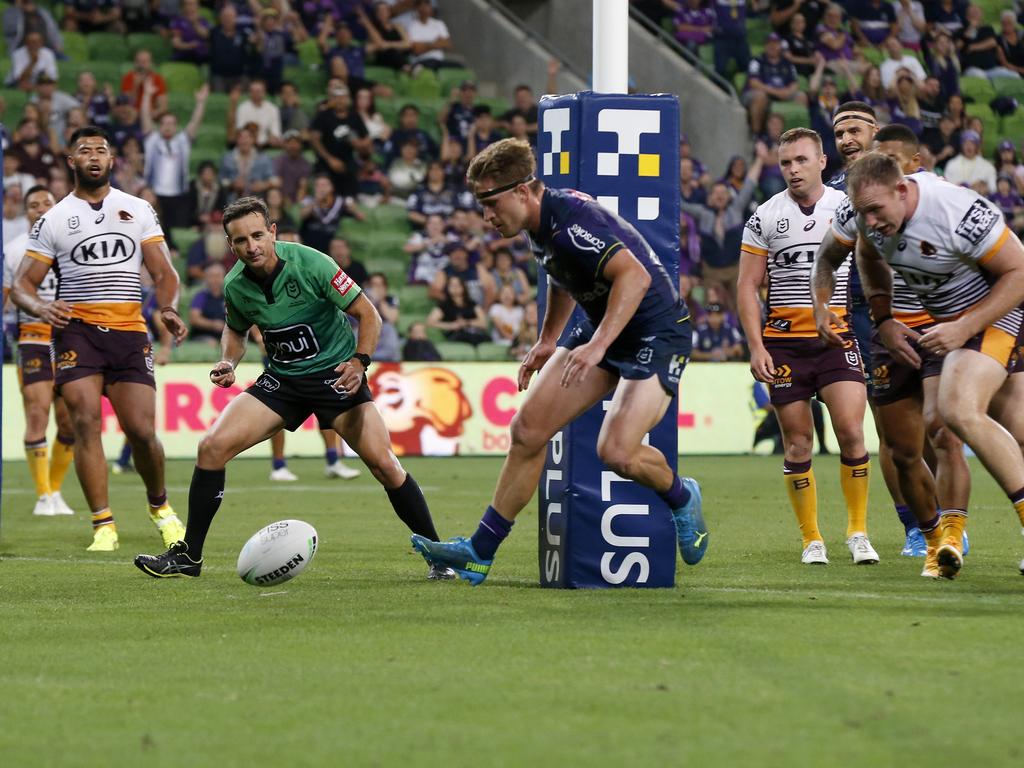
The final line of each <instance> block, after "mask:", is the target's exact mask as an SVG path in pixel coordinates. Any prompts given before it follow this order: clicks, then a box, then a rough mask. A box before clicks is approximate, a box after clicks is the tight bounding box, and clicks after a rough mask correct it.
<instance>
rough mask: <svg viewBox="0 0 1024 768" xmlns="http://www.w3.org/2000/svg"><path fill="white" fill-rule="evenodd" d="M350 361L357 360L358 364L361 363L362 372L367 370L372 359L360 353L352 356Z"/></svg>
mask: <svg viewBox="0 0 1024 768" xmlns="http://www.w3.org/2000/svg"><path fill="white" fill-rule="evenodd" d="M352 359H353V360H358V361H359V362H360V363H362V364H363V370H364V371H366V370H369V368H370V363H372V362H373V358H371V357H370V356H369V355H364V354H363V353H362V352H356V353H355V354H354V355H352Z"/></svg>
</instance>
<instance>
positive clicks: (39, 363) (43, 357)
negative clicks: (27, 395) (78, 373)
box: [18, 344, 53, 387]
mask: <svg viewBox="0 0 1024 768" xmlns="http://www.w3.org/2000/svg"><path fill="white" fill-rule="evenodd" d="M18 376H19V377H20V378H21V386H23V387H27V386H29V385H30V384H46V383H48V382H52V381H53V361H51V360H50V345H49V344H19V345H18Z"/></svg>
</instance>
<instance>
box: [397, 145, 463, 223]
mask: <svg viewBox="0 0 1024 768" xmlns="http://www.w3.org/2000/svg"><path fill="white" fill-rule="evenodd" d="M458 202H459V200H458V194H457V193H456V191H455V190H454V189H453V188H452V187H451V186H450V185H449V184H448V183H447V180H446V179H445V175H444V166H443V165H441V161H439V160H434V161H432V162H431V163H430V164H429V165H428V166H427V175H426V178H425V179H424V181H423V184H421V185H420V186H419V187H417V188H416V189H415V190H414V191H413V192H412V194H410V195H409V197H408V199H407V200H406V203H405V208H406V211H407V213H408V216H409V223H410V224H412V226H414V227H422V226H423V225H424V224H426V222H427V217H428V216H431V215H433V214H438V215H440V216H442V217H444V218H445V219H447V218H448V217H449V216H451V215H452V214H453V213H454V212H455V208H456V207H457V205H458Z"/></svg>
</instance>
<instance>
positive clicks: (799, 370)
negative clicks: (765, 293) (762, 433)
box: [764, 332, 865, 405]
mask: <svg viewBox="0 0 1024 768" xmlns="http://www.w3.org/2000/svg"><path fill="white" fill-rule="evenodd" d="M841 335H842V337H843V342H844V346H843V348H842V349H839V348H837V347H829V346H826V345H825V344H823V343H822V341H821V340H820V339H818V338H817V337H814V338H802V339H781V340H778V339H774V338H767V339H765V340H764V347H765V349H767V350H768V354H770V355H771V356H772V362H773V363H774V364H775V381H774V382H773V383H772V384H771V385H769V387H768V389H769V392H770V393H771V400H772V405H785V404H786V403H793V402H796V401H798V400H810V399H811V397H813V396H814V395H816V394H818V393H820V392H821V390H823V389H824V388H825V387H827V386H828V385H829V384H835V383H836V382H837V381H855V382H858V383H859V384H865V379H864V366H863V363H862V362H861V357H860V349H859V347H858V346H857V340H856V339H855V338H854V336H853V334H852V333H849V332H847V333H843V334H841Z"/></svg>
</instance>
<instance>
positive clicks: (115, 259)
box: [71, 232, 135, 267]
mask: <svg viewBox="0 0 1024 768" xmlns="http://www.w3.org/2000/svg"><path fill="white" fill-rule="evenodd" d="M134 255H135V241H134V240H133V239H132V238H130V237H128V236H127V235H120V234H117V233H115V232H109V233H104V234H102V235H93V236H92V237H87V238H86V239H85V240H83V241H82V242H80V243H78V244H77V245H76V246H75V247H74V248H72V249H71V260H72V261H73V262H75V264H81V265H82V266H86V267H88V266H100V267H109V266H113V265H114V264H122V263H124V262H126V261H128V260H129V259H131V257H132V256H134Z"/></svg>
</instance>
